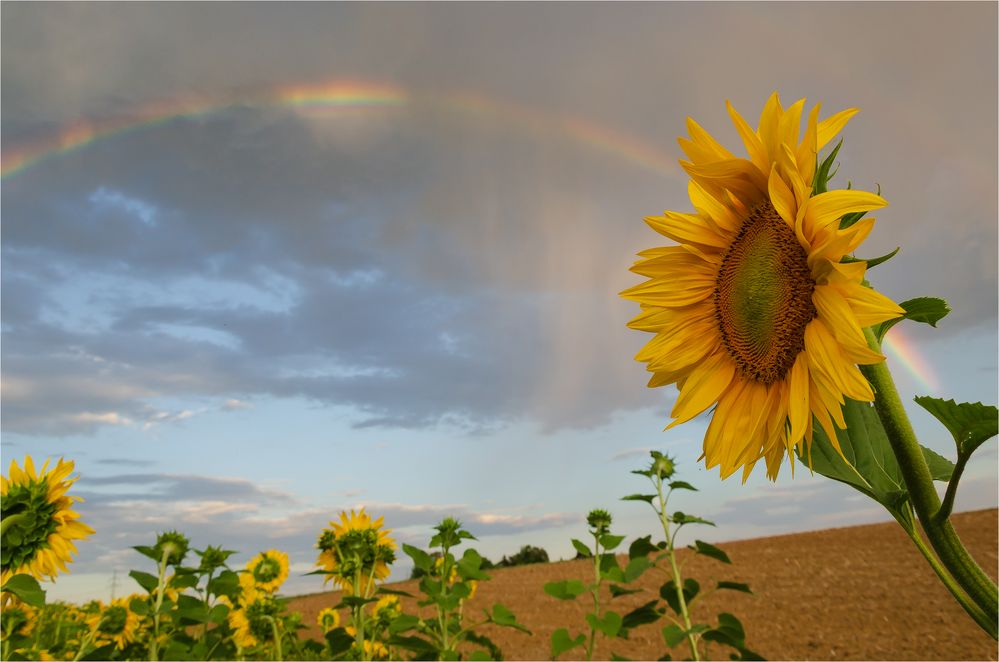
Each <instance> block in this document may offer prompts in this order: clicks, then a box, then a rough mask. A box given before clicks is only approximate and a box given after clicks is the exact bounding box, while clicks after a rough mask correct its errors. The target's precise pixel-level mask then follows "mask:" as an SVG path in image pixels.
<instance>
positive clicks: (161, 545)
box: [153, 531, 190, 565]
mask: <svg viewBox="0 0 999 662" xmlns="http://www.w3.org/2000/svg"><path fill="white" fill-rule="evenodd" d="M189 544H190V543H189V541H188V540H187V536H185V535H184V534H183V533H180V532H178V531H166V532H164V533H161V534H160V535H159V536H157V537H156V545H154V546H153V550H154V551H155V552H156V558H158V559H162V558H163V557H164V555H165V556H166V563H167V565H180V564H181V562H182V561H183V560H184V557H185V556H187V548H188V545H189Z"/></svg>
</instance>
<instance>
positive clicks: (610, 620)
mask: <svg viewBox="0 0 999 662" xmlns="http://www.w3.org/2000/svg"><path fill="white" fill-rule="evenodd" d="M586 622H587V623H589V624H590V627H591V628H593V629H594V630H597V631H598V632H603V633H604V635H605V636H607V637H616V636H617V633H618V631H619V630H620V629H621V624H622V622H623V619H622V618H621V615H620V614H618V613H617V612H614V611H605V612H604V616H603V618H597V617H596V616H594V615H593V614H587V615H586Z"/></svg>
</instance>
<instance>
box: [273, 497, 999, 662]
mask: <svg viewBox="0 0 999 662" xmlns="http://www.w3.org/2000/svg"><path fill="white" fill-rule="evenodd" d="M997 516H999V514H997V511H996V510H994V509H993V510H982V511H975V512H970V513H961V514H958V515H955V516H954V518H953V519H954V525H955V527H956V529H957V531H958V533H959V534H960V536H961V538H962V540H963V541H964V543H965V544H966V545H967V546H968V548H969V550H970V551H971V553H972V555H973V556H974V557H975V558H976V559H977V560H978V562H979V563H980V564H981V565H982V567H984V568H985V570H986V571H987V572H988V573H989V574H990V575H992V577H993V578H995V576H996V569H997V563H999V561H997V548H999V531H997V529H999V525H997ZM719 546H720V547H722V548H723V549H724V550H725V551H726V552H727V553H728V555H729V556H730V557H731V559H732V561H733V563H734V565H731V566H728V565H723V564H721V563H718V562H717V561H713V560H710V559H705V558H703V557H696V558H693V559H691V560H690V562H689V563H688V564H687V566H686V570H685V572H684V575H685V576H687V577H694V578H696V579H697V580H698V581H700V583H701V586H702V587H707V586H713V585H714V582H715V581H719V580H731V581H738V582H745V583H748V584H749V585H750V586H751V587H752V589H753V591H754V593H755V595H745V594H742V593H737V592H734V591H721V592H719V593H716V594H714V595H710V596H707V597H706V598H705V600H704V602H703V603H700V602H699V603H698V605H696V607H695V610H696V611H695V616H696V615H697V614H703V615H705V616H707V617H710V616H712V615H714V614H716V613H718V612H719V611H729V612H732V613H734V614H735V615H736V616H738V617H739V618H740V619H741V620H742V622H743V624H744V625H745V627H746V632H747V639H746V643H747V645H749V646H750V648H752V649H753V650H755V651H757V652H759V653H760V654H762V655H763V656H764V657H766V658H768V659H771V660H780V659H785V660H995V659H997V646H996V642H995V641H993V640H992V638H991V637H989V636H988V635H987V634H985V633H984V632H982V631H981V630H979V628H978V626H977V625H976V624H975V623H974V622H973V621H972V620H971V619H970V618H969V617H968V616H967V615H965V613H964V612H963V611H962V610H961V608H960V607H959V606H958V605H957V604H956V603H955V602H954V600H953V598H952V597H951V596H950V594H949V593H948V592H947V590H946V589H945V588H943V586H942V585H941V584H940V582H939V581H938V579H937V578H936V576H935V575H934V574H933V571H932V570H931V569H930V568H929V566H928V565H927V564H926V561H925V560H924V559H923V558H922V556H920V554H919V552H918V551H916V549H915V548H914V547H913V546H912V543H911V542H910V541H909V540H908V538H907V537H906V536H905V534H904V533H902V531H901V530H900V529H899V528H898V526H897V525H895V524H894V523H889V524H873V525H868V526H856V527H849V528H842V529H828V530H824V531H814V532H809V533H798V534H793V535H785V536H776V537H772V538H759V539H754V540H741V541H735V542H729V543H722V544H720V545H719ZM490 574H491V576H492V580H491V581H489V582H484V583H482V584H481V585H480V586H479V589H478V592H477V594H476V596H475V597H474V598H473V600H472V601H471V602H470V604H468V605H466V607H465V613H466V614H471V613H476V612H475V610H476V608H484V607H487V606H489V605H491V604H492V603H493V602H496V601H499V602H502V603H503V604H504V605H506V606H507V607H509V608H510V609H511V610H512V611H513V612H514V613H515V614H516V615H517V617H518V620H519V621H520V622H522V623H524V624H526V625H527V626H528V627H530V628H531V629H532V630H533V632H534V636H528V635H526V634H522V633H519V632H516V631H513V630H509V629H500V628H489V629H488V630H486V631H485V633H486V634H488V636H490V637H491V638H492V639H493V640H494V641H495V642H496V643H497V644H499V646H500V648H502V649H503V651H504V653H505V654H506V657H507V659H511V660H546V659H549V657H550V654H549V641H550V636H551V633H552V632H553V631H554V630H555V629H556V628H559V627H568V628H569V629H570V631H571V632H575V631H580V630H582V626H583V622H584V621H583V614H584V612H585V609H584V603H583V601H580V602H579V603H578V604H577V603H572V602H561V601H558V600H555V599H554V598H550V597H548V596H547V595H545V594H544V592H543V591H542V586H543V585H544V584H545V583H546V582H550V581H558V580H561V579H583V580H588V579H589V578H590V577H592V566H590V565H589V564H588V562H586V561H564V562H559V563H550V564H541V565H529V566H521V567H516V568H504V569H496V570H491V571H490ZM662 581H663V580H662V579H661V575H659V574H658V573H654V572H648V573H646V574H645V576H643V577H642V578H641V579H640V580H639V582H638V583H639V584H640V585H641V586H642V587H643V588H644V589H645V591H644V592H642V593H639V594H636V595H629V596H624V597H621V598H617V599H615V600H614V601H613V603H612V604H613V605H614V608H615V610H616V611H618V612H619V613H622V614H623V613H626V612H627V611H629V610H630V609H632V608H634V607H636V606H638V605H641V604H643V603H644V602H647V601H649V600H651V599H652V598H653V597H654V596H655V595H656V594H657V590H658V586H659V584H660V583H662ZM392 588H397V589H401V590H404V591H409V592H413V593H415V592H417V589H416V582H412V581H410V582H401V583H399V584H395V585H393V586H392ZM337 601H338V595H337V594H336V593H323V594H316V595H308V596H302V597H300V598H295V599H294V600H293V601H292V603H291V608H292V609H294V610H297V611H301V612H302V614H303V616H304V619H305V622H306V623H308V624H312V623H315V618H316V614H317V613H318V611H319V610H320V609H322V608H323V607H327V606H330V605H333V604H336V602H337ZM407 609H409V610H413V609H414V607H413V605H407ZM480 613H481V612H480ZM660 627H661V625H648V626H644V627H640V628H638V629H636V630H634V631H633V632H632V634H631V638H630V639H629V640H627V641H625V640H621V639H615V640H607V639H598V644H597V650H596V657H597V658H599V659H609V658H610V656H611V653H612V652H613V653H618V654H619V655H623V656H626V657H629V658H632V659H653V660H654V659H657V658H659V657H660V656H662V654H663V653H664V652H665V645H664V643H663V640H662V637H661V635H660V634H659V628H660ZM305 634H306V635H307V636H310V637H314V638H317V639H318V638H319V631H318V629H312V630H310V631H308V632H306V633H305ZM578 650H579V649H577V651H578ZM721 652H722V651H721V650H719V649H715V654H721ZM684 655H685V651H682V650H677V651H675V652H674V657H679V658H681V659H682V658H683V657H684ZM565 657H569V656H565Z"/></svg>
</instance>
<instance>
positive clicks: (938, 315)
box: [874, 297, 950, 342]
mask: <svg viewBox="0 0 999 662" xmlns="http://www.w3.org/2000/svg"><path fill="white" fill-rule="evenodd" d="M898 305H899V306H901V307H902V309H903V310H905V315H903V316H902V317H896V318H895V319H890V320H888V321H886V322H882V323H881V324H878V325H877V326H875V327H874V335H875V336H877V338H878V342H881V341H882V339H883V338H884V337H885V334H886V333H888V329H890V328H892V327H893V326H895V325H896V324H898V323H899V322H901V321H902V320H903V319H909V320H912V321H913V322H923V323H924V324H929V325H930V326H932V327H936V325H937V322H939V321H940V320H941V319H943V318H944V317H946V316H947V313H949V312H950V307H948V306H947V302H946V301H944V300H943V299H939V298H937V297H917V298H915V299H909V300H908V301H903V302H902V303H900V304H898Z"/></svg>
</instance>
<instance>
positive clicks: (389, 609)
mask: <svg viewBox="0 0 999 662" xmlns="http://www.w3.org/2000/svg"><path fill="white" fill-rule="evenodd" d="M400 614H402V605H401V604H400V603H399V597H398V596H395V595H386V596H384V597H382V598H381V599H379V600H378V602H376V603H375V606H374V607H373V608H372V609H371V618H373V619H374V620H377V621H380V622H381V623H382V624H383V625H388V624H389V623H391V622H392V621H394V620H395V619H396V618H398V617H399V615H400Z"/></svg>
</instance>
